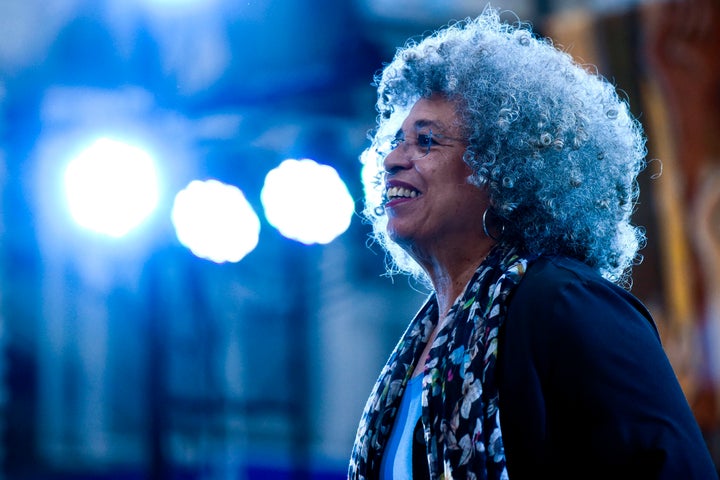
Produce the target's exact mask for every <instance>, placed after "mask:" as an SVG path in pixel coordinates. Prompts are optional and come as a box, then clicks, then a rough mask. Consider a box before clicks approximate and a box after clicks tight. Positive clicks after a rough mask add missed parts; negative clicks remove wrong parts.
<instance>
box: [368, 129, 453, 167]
mask: <svg viewBox="0 0 720 480" xmlns="http://www.w3.org/2000/svg"><path fill="white" fill-rule="evenodd" d="M448 140H449V141H457V142H459V141H462V140H461V139H459V138H453V137H448V136H447V135H441V134H439V133H433V131H432V130H427V131H424V132H423V131H419V132H417V133H416V135H415V136H412V137H410V138H407V137H406V136H405V132H403V131H402V130H400V131H398V133H397V134H395V136H394V137H386V138H384V139H382V140H381V141H379V142H378V148H377V151H378V153H379V154H381V155H382V156H387V155H389V154H390V152H392V151H393V150H395V149H397V148H399V147H400V146H403V148H405V149H406V153H407V155H409V156H410V159H411V160H418V159H421V158H423V157H426V156H428V155H429V154H430V151H431V150H432V148H433V147H434V146H450V144H448V143H446V142H447V141H448Z"/></svg>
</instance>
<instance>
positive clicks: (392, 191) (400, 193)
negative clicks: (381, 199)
mask: <svg viewBox="0 0 720 480" xmlns="http://www.w3.org/2000/svg"><path fill="white" fill-rule="evenodd" d="M417 196H418V192H417V191H415V190H410V189H409V188H405V187H390V188H388V189H387V198H388V200H391V199H393V198H398V197H403V198H415V197H417Z"/></svg>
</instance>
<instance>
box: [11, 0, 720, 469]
mask: <svg viewBox="0 0 720 480" xmlns="http://www.w3.org/2000/svg"><path fill="white" fill-rule="evenodd" d="M484 5H485V2H484V1H470V0H447V1H443V2H436V1H434V0H344V1H337V0H247V1H240V0H0V194H1V195H0V232H1V235H0V373H1V375H0V433H1V436H0V438H1V441H0V459H1V460H2V470H1V475H2V477H4V478H8V479H108V480H109V479H113V480H120V479H170V478H172V479H286V478H287V479H295V478H297V479H338V480H339V479H342V478H344V477H345V472H346V465H347V459H348V457H349V453H350V449H351V445H352V441H353V438H354V435H355V429H356V426H357V422H358V420H359V417H360V414H361V411H362V408H363V405H364V403H365V400H366V399H367V396H368V394H369V392H370V389H371V387H372V384H373V383H374V381H375V378H376V376H377V374H378V372H379V370H380V368H381V366H382V365H383V364H384V362H385V360H386V358H387V356H388V355H389V353H390V351H391V349H392V348H393V346H394V344H395V342H396V341H397V339H398V337H399V335H400V334H401V332H402V331H403V329H404V327H405V325H406V324H407V322H408V321H409V320H410V318H411V316H412V315H413V314H414V312H415V310H416V309H417V308H418V307H419V306H420V304H421V302H422V301H423V299H424V298H425V296H426V294H427V291H426V290H425V289H424V288H423V287H422V286H421V285H416V284H414V283H413V282H412V281H409V280H408V279H406V278H404V277H395V278H388V277H386V276H384V275H383V274H384V255H383V253H382V251H381V250H380V249H379V248H378V247H377V246H374V247H373V246H372V245H369V241H368V234H369V227H368V226H367V225H365V224H364V223H363V222H362V220H361V217H360V215H359V212H360V211H361V208H362V197H363V187H362V184H361V182H360V177H361V167H362V165H361V163H360V161H359V159H358V157H359V154H360V152H361V151H362V149H363V148H364V147H365V146H366V145H367V141H366V136H367V132H368V131H369V130H370V129H372V128H373V126H374V119H375V111H374V100H375V98H374V90H373V87H372V86H371V81H372V77H373V74H374V73H375V72H376V71H377V70H378V69H379V68H381V67H382V65H383V62H387V61H389V60H390V59H391V58H392V55H393V53H394V51H395V49H396V47H397V46H399V45H401V44H402V43H404V41H405V40H406V39H407V38H408V37H412V36H417V35H420V34H423V33H425V32H428V31H429V30H431V29H434V28H436V27H439V26H441V25H443V24H446V23H447V22H448V21H451V20H453V19H461V18H463V17H466V16H474V15H477V14H479V13H480V12H481V11H482V9H483V7H484ZM493 6H496V7H500V8H503V9H508V10H512V11H513V12H515V13H516V14H517V16H518V17H520V18H521V19H523V20H528V21H531V22H532V24H533V26H534V29H535V30H536V31H537V32H538V33H540V34H543V35H549V36H551V37H552V38H553V39H554V40H555V43H556V44H558V45H560V46H562V48H564V49H566V50H567V51H569V52H570V53H571V54H572V55H573V56H575V57H576V58H577V59H578V61H580V62H581V63H584V64H588V68H594V67H593V66H596V67H597V68H598V69H599V71H600V72H601V73H602V74H604V75H605V76H606V77H608V78H609V79H611V80H612V81H613V82H614V83H615V84H616V85H617V86H618V88H619V89H621V90H622V91H623V92H625V93H626V94H627V96H628V98H629V100H630V103H631V106H632V109H633V111H634V113H635V115H636V116H638V117H639V119H640V120H641V122H642V123H643V124H644V126H645V128H646V130H647V134H648V137H649V143H648V149H649V157H648V158H649V159H653V160H652V161H651V162H650V163H649V166H648V168H647V169H646V170H645V171H644V172H643V174H642V177H641V180H640V183H641V192H642V193H641V198H640V204H639V205H638V208H637V213H636V216H635V222H636V223H638V224H641V225H644V226H645V227H646V228H647V233H648V244H647V247H646V248H645V249H644V250H643V251H642V253H643V254H644V256H645V260H644V262H643V263H642V264H641V265H640V266H638V267H636V269H635V270H634V285H633V290H632V291H633V293H635V295H637V296H639V297H640V298H641V299H642V300H643V301H644V302H645V303H646V304H647V305H648V306H649V308H650V309H651V311H652V313H653V315H654V316H655V318H656V320H657V322H658V324H659V327H660V330H661V332H662V337H663V342H664V344H665V347H666V350H667V351H668V355H669V356H670V358H671V361H672V362H673V365H674V367H675V369H676V372H677V374H678V377H679V378H680V381H681V383H682V386H683V388H684V390H685V393H686V395H687V397H688V400H689V401H690V403H691V405H692V407H693V410H694V412H695V414H696V417H697V419H698V422H699V423H700V425H701V428H702V429H703V433H704V434H705V436H706V439H707V442H708V446H709V447H710V449H711V452H712V453H713V455H714V458H715V461H716V464H718V465H720V280H718V278H717V272H718V271H719V270H720V56H719V55H718V54H717V51H718V48H720V34H719V33H718V29H717V28H715V27H716V26H717V24H718V22H719V21H720V1H718V0H684V1H673V2H662V1H659V0H658V1H654V2H650V3H640V2H638V1H637V0H612V1H605V0H506V1H502V0H496V1H495V2H494V3H493ZM506 16H507V18H508V19H509V20H511V21H512V20H513V18H514V17H513V16H512V15H510V14H507V15H506ZM289 159H290V160H289ZM292 159H294V160H292ZM654 159H659V160H654ZM286 160H288V161H286ZM299 160H302V161H299ZM298 223H299V226H298ZM308 227H310V228H308ZM612 334H613V332H608V335H612Z"/></svg>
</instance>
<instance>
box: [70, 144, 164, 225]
mask: <svg viewBox="0 0 720 480" xmlns="http://www.w3.org/2000/svg"><path fill="white" fill-rule="evenodd" d="M65 194H66V198H67V202H68V207H69V209H70V214H71V215H72V217H73V219H74V220H75V221H76V222H77V223H78V224H79V225H81V226H83V227H85V228H88V229H90V230H92V231H95V232H98V233H101V234H105V235H109V236H111V237H122V236H123V235H125V234H127V233H128V232H129V231H130V230H132V229H133V228H135V227H137V226H138V225H139V224H140V223H141V222H142V221H143V220H145V218H146V217H147V216H148V215H150V213H151V212H152V211H153V210H154V209H155V207H156V206H157V203H158V196H159V194H158V178H157V173H156V171H155V166H154V162H153V159H152V158H151V157H150V155H149V154H148V153H147V152H145V151H144V150H142V149H140V148H137V147H134V146H132V145H128V144H126V143H123V142H119V141H116V140H111V139H109V138H101V139H99V140H97V141H95V143H93V144H92V145H91V146H90V147H88V148H87V149H85V150H84V151H83V152H82V153H80V155H78V156H77V157H75V158H74V159H73V160H71V161H70V163H69V164H68V166H67V169H66V170H65Z"/></svg>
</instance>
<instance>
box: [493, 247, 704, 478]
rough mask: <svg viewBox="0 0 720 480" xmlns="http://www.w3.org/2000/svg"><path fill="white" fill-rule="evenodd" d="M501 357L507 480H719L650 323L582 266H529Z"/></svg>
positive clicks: (640, 309)
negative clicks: (562, 479)
mask: <svg viewBox="0 0 720 480" xmlns="http://www.w3.org/2000/svg"><path fill="white" fill-rule="evenodd" d="M498 348H499V350H498V365H497V375H498V387H499V392H500V393H499V395H500V424H501V428H502V433H503V443H504V446H505V454H506V459H507V468H508V474H509V476H510V479H511V480H522V479H526V478H532V479H535V478H568V479H569V478H573V479H590V478H593V479H594V478H598V479H599V478H603V479H625V478H627V479H630V478H632V479H672V480H678V479H682V480H686V479H701V480H708V479H715V478H717V471H716V469H715V466H714V465H713V463H712V460H711V459H710V455H709V453H708V450H707V447H706V445H705V443H704V441H703V438H702V435H701V433H700V430H699V428H698V426H697V423H696V422H695V419H694V417H693V414H692V412H691V410H690V408H689V406H688V404H687V401H686V399H685V396H684V394H683V392H682V390H681V389H680V386H679V384H678V381H677V378H676V376H675V374H674V372H673V370H672V367H671V366H670V363H669V362H668V359H667V357H666V356H665V353H664V351H663V349H662V346H661V344H660V338H659V335H658V332H657V329H656V327H655V324H654V322H653V320H652V318H651V317H650V314H649V313H648V311H647V310H646V309H645V307H644V306H643V305H642V304H641V303H640V301H639V300H638V299H636V298H635V297H634V296H632V295H631V294H630V293H628V292H627V291H625V290H623V289H622V288H620V287H618V286H616V285H614V284H612V283H610V282H608V281H606V280H604V279H603V278H602V277H600V276H599V275H598V274H597V273H595V272H594V271H593V270H592V269H590V268H589V267H588V266H586V265H585V264H583V263H581V262H578V261H576V260H572V259H568V258H561V257H554V258H544V257H543V258H540V259H538V260H537V261H536V262H535V263H533V264H532V265H531V267H530V268H529V269H528V271H527V272H526V273H525V275H524V277H523V279H522V281H521V283H520V285H519V286H518V287H517V289H516V291H515V293H514V296H513V298H512V299H511V302H510V306H509V309H508V314H507V317H506V320H505V323H504V325H503V327H502V330H501V332H500V337H499V346H498Z"/></svg>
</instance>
